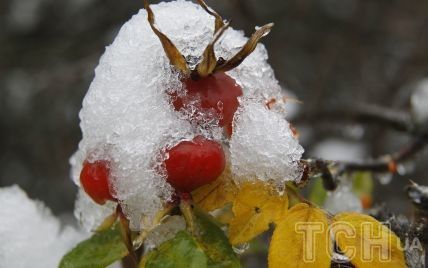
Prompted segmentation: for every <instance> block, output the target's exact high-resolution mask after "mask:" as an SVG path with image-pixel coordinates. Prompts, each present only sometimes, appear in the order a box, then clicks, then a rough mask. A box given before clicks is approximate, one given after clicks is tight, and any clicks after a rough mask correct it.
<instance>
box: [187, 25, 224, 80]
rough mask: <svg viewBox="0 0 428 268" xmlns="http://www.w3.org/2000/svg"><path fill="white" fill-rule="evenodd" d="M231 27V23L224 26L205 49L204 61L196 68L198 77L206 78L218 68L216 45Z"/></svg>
mask: <svg viewBox="0 0 428 268" xmlns="http://www.w3.org/2000/svg"><path fill="white" fill-rule="evenodd" d="M228 27H229V22H227V23H226V24H224V25H223V26H222V27H221V28H220V29H219V30H218V31H217V33H216V34H215V35H214V37H213V40H212V41H211V42H210V43H209V44H208V46H207V47H206V48H205V50H204V53H203V54H202V60H201V62H199V63H198V65H197V66H196V68H195V71H196V74H195V75H197V76H198V77H206V76H208V75H210V74H212V73H213V71H214V69H215V67H216V66H217V58H216V56H215V53H214V45H215V43H216V42H217V41H218V40H219V39H220V37H221V36H222V35H223V33H224V32H225V31H226V29H227V28H228Z"/></svg>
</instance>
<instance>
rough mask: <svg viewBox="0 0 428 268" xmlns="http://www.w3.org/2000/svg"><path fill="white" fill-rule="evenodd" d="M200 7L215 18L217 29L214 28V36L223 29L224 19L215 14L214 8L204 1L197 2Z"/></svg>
mask: <svg viewBox="0 0 428 268" xmlns="http://www.w3.org/2000/svg"><path fill="white" fill-rule="evenodd" d="M197 1H198V3H199V5H200V6H201V7H202V8H203V9H204V10H205V11H206V12H207V13H208V14H210V15H211V16H213V17H214V18H215V22H214V23H215V28H214V35H215V34H216V33H217V32H218V31H220V29H221V28H223V27H224V25H225V23H224V21H223V18H222V17H221V16H220V15H219V14H218V13H217V12H215V11H214V10H213V9H212V8H210V7H209V6H208V5H207V4H206V3H205V2H204V1H203V0H197Z"/></svg>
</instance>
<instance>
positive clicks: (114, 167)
mask: <svg viewBox="0 0 428 268" xmlns="http://www.w3.org/2000/svg"><path fill="white" fill-rule="evenodd" d="M151 7H152V9H153V12H154V14H155V19H156V25H157V27H158V28H159V29H161V30H162V32H163V33H165V34H166V35H167V36H168V37H169V38H170V39H171V40H172V42H173V43H174V44H175V45H176V46H177V48H178V49H179V50H180V51H181V53H182V54H183V55H185V56H186V59H187V60H188V61H191V62H193V64H196V63H197V61H198V60H199V57H200V56H201V55H202V52H203V50H204V49H205V46H206V45H207V44H208V42H209V41H210V40H211V38H212V34H213V28H214V19H213V17H212V16H210V15H208V14H207V13H206V12H205V11H204V10H203V9H202V8H201V7H199V6H198V5H196V4H194V3H191V2H187V1H173V2H168V3H160V4H157V5H151ZM246 40H247V38H246V37H245V36H244V34H243V32H242V31H237V30H234V29H232V28H229V29H228V30H227V31H226V32H225V34H224V36H223V37H222V38H221V40H220V41H219V42H218V43H217V44H216V46H215V50H216V54H217V56H218V57H223V58H230V56H231V55H233V54H234V53H236V52H237V51H238V50H239V49H240V48H241V47H242V45H243V44H244V43H245V42H246ZM267 58H268V56H267V51H266V49H265V47H264V46H263V45H261V44H259V45H258V46H257V48H256V49H255V51H254V52H253V53H252V54H251V55H250V56H249V57H248V58H247V59H246V60H245V61H244V62H243V63H242V64H241V65H240V66H239V67H238V68H236V69H234V70H232V71H230V72H229V73H228V74H229V75H230V76H232V77H233V78H234V79H235V80H236V82H237V83H238V84H239V85H240V86H241V87H242V88H243V91H244V95H245V96H247V97H250V96H251V98H253V99H255V100H257V102H258V104H257V105H256V103H254V104H252V105H250V106H246V107H243V108H242V109H241V112H242V113H243V114H242V116H240V118H241V119H239V118H238V119H237V120H236V122H235V123H236V126H237V130H238V132H237V133H235V134H234V136H233V138H232V141H231V150H232V159H233V163H232V165H234V164H235V165H236V166H235V167H233V170H234V171H235V172H236V173H237V175H244V174H251V176H260V179H263V180H266V179H268V176H271V175H272V176H275V177H276V178H275V179H276V180H278V181H279V180H290V179H297V178H298V177H299V171H298V170H296V169H297V166H296V161H297V160H298V159H299V158H300V156H301V154H302V152H303V149H302V148H301V147H300V145H298V143H297V141H296V140H295V139H294V138H292V137H291V133H290V130H289V127H288V123H287V121H286V120H285V113H281V112H280V111H279V110H280V109H275V110H278V111H276V112H273V111H268V110H266V109H264V108H263V107H262V103H265V102H266V101H268V100H270V99H272V98H276V99H282V92H281V87H280V86H279V84H278V81H277V80H276V79H275V76H274V73H273V70H272V68H271V67H270V66H269V64H268V63H267ZM172 91H178V92H179V94H185V89H184V88H183V86H182V83H181V82H180V75H179V74H178V73H177V72H175V71H174V70H173V68H171V66H170V65H169V61H168V59H167V58H166V56H165V53H164V51H163V48H162V46H161V44H160V41H159V39H158V38H157V37H156V36H155V34H154V33H153V32H152V29H151V28H150V26H149V24H148V22H147V13H146V11H145V10H140V11H139V13H138V14H137V15H134V16H133V17H132V18H131V19H130V20H129V21H128V22H127V23H125V24H124V25H123V26H122V28H121V30H120V32H119V34H118V35H117V37H116V39H115V40H114V42H113V43H112V44H111V45H110V46H108V47H107V48H106V51H105V53H104V55H103V56H102V57H101V59H100V62H99V65H98V67H97V68H96V70H95V78H94V80H93V81H92V83H91V85H90V88H89V90H88V92H87V94H86V96H85V98H84V100H83V104H82V109H81V111H80V114H79V117H80V120H81V123H80V127H81V130H82V140H81V142H80V143H79V148H78V151H77V152H76V153H75V154H74V155H73V157H72V158H71V159H70V163H71V165H72V171H71V174H72V177H73V180H74V181H75V183H76V184H77V185H79V184H80V183H79V174H80V170H81V168H82V163H83V161H85V160H88V161H89V162H91V161H95V160H108V161H109V162H110V165H111V172H112V174H111V180H112V186H113V188H114V190H115V193H116V197H117V199H118V200H120V203H121V205H122V207H123V209H124V212H125V214H126V216H127V217H128V218H129V219H130V222H131V228H132V229H134V230H138V229H141V228H143V227H144V226H140V223H141V222H142V219H143V217H144V219H145V220H147V219H149V218H151V217H153V216H154V215H155V213H156V212H157V211H158V210H159V209H160V208H161V207H162V204H163V203H164V201H165V200H167V199H168V198H169V197H170V195H171V193H172V188H171V186H170V185H169V184H168V183H167V182H166V180H165V172H164V171H163V167H162V165H161V163H162V161H163V159H164V158H165V156H164V154H163V152H164V151H165V150H166V149H167V148H170V147H172V146H174V145H175V144H177V143H178V142H180V141H182V140H190V139H192V138H193V137H194V136H195V135H197V134H202V135H204V136H207V137H209V138H212V139H215V140H217V141H219V142H223V143H225V147H227V138H226V137H224V136H223V134H222V132H220V131H219V128H218V127H217V126H216V125H215V122H216V121H215V120H212V122H211V123H209V122H208V123H207V124H206V125H204V126H202V127H201V126H197V125H195V124H191V123H190V122H189V121H190V120H189V117H190V114H191V113H188V114H187V115H186V113H180V112H176V111H174V110H173V107H172V105H171V103H170V102H171V100H170V97H168V94H167V92H172ZM282 105H285V104H282ZM251 107H254V109H256V111H250V110H249V109H248V108H251ZM250 117H251V118H250ZM270 117H272V118H270ZM251 127H256V128H258V129H259V131H257V130H253V129H250V128H251ZM245 131H251V133H245ZM253 138H256V139H257V140H256V141H251V139H253ZM247 146H248V148H244V147H247ZM237 149H242V152H239V151H237ZM271 149H272V150H273V151H272V152H269V151H268V150H271ZM248 153H250V154H248ZM254 164H256V165H254ZM245 165H250V166H245ZM270 169H272V170H270ZM82 204H83V203H82ZM91 205H93V204H90V203H88V206H91ZM79 211H80V212H79V213H78V214H79V215H80V214H85V213H86V211H91V209H88V210H87V209H82V208H79ZM81 218H85V216H83V215H82V217H81ZM82 221H83V222H84V221H85V220H82ZM94 222H96V220H94V219H88V220H87V224H86V226H87V228H92V227H93V224H94ZM147 222H150V220H148V221H147Z"/></svg>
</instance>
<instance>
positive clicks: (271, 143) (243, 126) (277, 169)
mask: <svg viewBox="0 0 428 268" xmlns="http://www.w3.org/2000/svg"><path fill="white" fill-rule="evenodd" d="M233 127H234V133H233V135H232V139H231V141H230V157H231V163H232V172H233V173H234V174H235V175H237V176H238V177H240V178H242V179H249V178H253V179H254V178H257V179H260V180H264V181H267V180H275V181H276V182H278V183H281V182H283V181H286V180H298V179H300V177H301V172H302V171H301V169H300V168H299V165H298V160H299V159H300V158H301V156H302V153H303V148H302V147H301V146H300V145H299V143H298V141H297V139H296V138H294V137H293V133H292V131H291V130H290V127H289V123H288V122H287V121H286V120H285V119H284V118H283V116H282V115H281V114H279V113H277V112H275V111H272V110H269V109H268V108H267V107H266V105H264V104H263V103H261V102H259V101H255V100H244V101H242V103H241V107H240V108H239V109H238V111H237V114H236V115H235V118H234V124H233Z"/></svg>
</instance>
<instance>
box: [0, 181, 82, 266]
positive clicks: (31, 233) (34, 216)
mask: <svg viewBox="0 0 428 268" xmlns="http://www.w3.org/2000/svg"><path fill="white" fill-rule="evenodd" d="M0 204H2V212H1V213H0V223H1V224H0V241H1V243H0V267H14V268H21V267H22V268H27V267H44V268H50V267H52V268H54V267H58V264H59V261H60V260H61V258H62V256H63V255H64V254H65V253H66V252H67V251H69V250H70V249H71V248H72V247H74V246H75V245H76V244H77V243H78V242H80V241H81V240H83V239H84V238H86V237H87V235H88V234H87V233H84V232H81V231H78V230H76V229H75V228H73V227H71V226H61V223H60V222H59V220H58V219H57V218H55V217H54V216H53V215H52V213H51V211H50V210H49V209H48V208H47V207H46V206H45V205H44V204H43V203H41V202H39V201H34V200H31V199H29V198H28V196H27V194H26V193H25V192H24V191H23V190H22V189H21V188H19V187H18V186H16V185H14V186H10V187H4V188H0Z"/></svg>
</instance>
